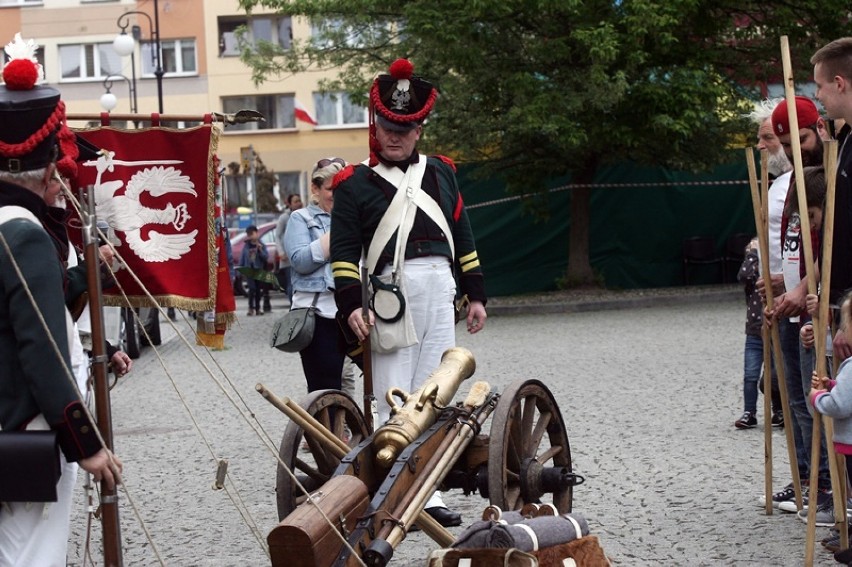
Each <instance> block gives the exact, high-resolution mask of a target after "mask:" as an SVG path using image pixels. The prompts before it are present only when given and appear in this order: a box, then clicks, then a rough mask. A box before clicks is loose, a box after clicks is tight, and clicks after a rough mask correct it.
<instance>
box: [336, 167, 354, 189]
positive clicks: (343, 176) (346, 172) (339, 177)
mask: <svg viewBox="0 0 852 567" xmlns="http://www.w3.org/2000/svg"><path fill="white" fill-rule="evenodd" d="M354 173H355V166H354V165H352V164H351V163H350V164H349V165H347V166H346V167H344V168H343V169H341V170H340V171H338V172H337V174H336V175H335V176H334V178H333V179H332V180H331V190H332V191H334V190H335V189H337V186H338V185H339V184H340V183H343V182H344V181H346V180H347V179H349V178H350V177H352V175H353V174H354Z"/></svg>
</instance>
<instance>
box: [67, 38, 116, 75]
mask: <svg viewBox="0 0 852 567" xmlns="http://www.w3.org/2000/svg"><path fill="white" fill-rule="evenodd" d="M59 64H60V66H61V74H62V78H63V79H103V78H106V77H108V76H109V75H118V74H120V73H121V57H120V56H119V55H118V54H117V53H116V52H115V51H114V50H113V48H112V43H82V44H72V45H60V46H59Z"/></svg>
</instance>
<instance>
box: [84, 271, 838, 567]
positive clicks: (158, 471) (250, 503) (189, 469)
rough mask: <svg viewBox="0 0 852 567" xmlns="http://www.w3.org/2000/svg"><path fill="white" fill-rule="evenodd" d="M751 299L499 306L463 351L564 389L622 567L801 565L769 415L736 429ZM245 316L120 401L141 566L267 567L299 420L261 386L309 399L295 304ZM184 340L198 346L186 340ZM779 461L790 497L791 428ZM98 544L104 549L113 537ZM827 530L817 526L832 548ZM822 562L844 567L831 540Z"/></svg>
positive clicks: (420, 541) (134, 561) (132, 529)
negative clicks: (771, 500)
mask: <svg viewBox="0 0 852 567" xmlns="http://www.w3.org/2000/svg"><path fill="white" fill-rule="evenodd" d="M739 293H741V292H739ZM739 293H735V290H734V288H727V287H726V288H720V289H719V290H718V291H715V292H713V291H710V292H707V293H705V292H704V291H703V290H692V291H690V292H689V293H684V292H683V291H681V292H680V293H675V292H671V293H664V294H656V295H655V294H650V295H653V296H654V299H653V300H652V299H649V297H648V295H649V294H633V299H631V300H630V301H631V302H630V303H629V304H627V305H618V304H616V303H614V302H613V301H610V302H609V303H607V302H606V301H605V299H606V298H598V299H595V300H594V301H597V302H598V303H600V304H601V305H599V306H598V307H597V308H596V309H598V310H594V311H591V310H589V309H591V308H590V307H584V308H573V309H571V308H567V307H562V308H555V307H553V306H552V305H556V304H558V305H562V306H565V305H568V304H569V303H571V302H570V301H569V300H566V299H565V298H564V297H563V298H562V299H561V300H559V301H558V302H557V301H555V300H552V301H551V299H547V298H542V297H539V298H538V299H536V298H534V297H533V298H529V297H528V298H526V299H524V300H522V301H517V302H512V301H508V300H500V299H499V298H498V300H495V301H494V302H493V306H492V311H491V314H492V316H491V317H490V318H489V320H488V324H487V326H486V329H485V331H483V332H482V333H480V334H478V335H475V336H468V335H466V334H465V335H464V336H461V337H460V338H459V343H460V345H461V346H464V347H466V348H468V349H470V350H471V351H472V352H473V353H474V355H475V357H476V360H477V371H476V374H475V375H474V379H475V380H487V381H488V382H490V383H491V384H492V385H494V386H495V387H497V388H498V389H505V387H506V386H507V385H508V384H510V383H511V382H513V381H515V380H519V379H530V378H536V379H539V380H541V381H542V382H544V383H545V384H546V385H547V386H548V387H549V388H550V389H551V390H552V392H553V393H554V396H555V398H556V400H557V403H558V404H559V407H560V409H561V412H562V415H563V417H564V420H565V424H566V428H567V431H568V437H569V439H570V443H571V452H572V457H573V468H574V471H575V472H577V473H579V474H582V475H583V476H585V478H586V482H585V484H583V485H581V486H579V487H577V488H575V490H574V511H575V512H579V513H583V514H585V515H586V517H587V518H588V519H589V523H590V526H591V530H592V533H593V534H596V535H597V536H599V538H600V541H601V544H602V546H603V548H604V549H605V551H606V552H607V553H608V555H609V556H610V557H611V558H612V560H613V563H614V564H615V565H631V566H632V565H672V566H680V565H689V566H693V565H800V564H802V563H803V558H804V551H805V524H803V523H801V522H800V521H799V520H798V519H796V518H795V517H794V516H793V515H789V514H784V513H780V512H776V513H775V514H774V515H772V516H765V515H764V514H763V509H762V508H760V507H759V505H758V502H757V501H758V497H759V495H760V494H761V492H762V487H763V419H762V416H759V419H760V425H759V426H758V427H757V428H755V429H752V430H746V431H740V430H736V429H735V428H734V427H733V421H734V420H735V419H736V417H738V416H739V414H740V412H741V410H742V349H743V342H744V335H743V324H744V316H745V313H744V306H743V301H742V297H741V296H740V295H739ZM637 298H638V299H637ZM642 298H644V299H642ZM610 299H612V296H610ZM623 299H625V297H624V296H622V297H620V300H623ZM524 302H526V306H525V307H524V308H523V309H520V308H519V309H518V310H517V311H516V312H518V311H519V312H521V313H525V314H522V315H512V316H509V315H506V314H507V313H511V312H513V309H514V307H512V305H518V304H522V303H524ZM548 302H550V303H551V306H550V307H547V305H548ZM578 303H579V302H575V305H576V304H578ZM237 305H238V314H239V315H240V320H239V323H238V325H236V326H235V327H234V328H233V329H232V330H231V331H230V332H229V333H228V334H227V336H226V339H225V340H226V344H227V348H226V350H224V351H220V352H214V353H212V354H207V353H205V351H204V350H202V349H201V348H200V347H192V348H191V349H188V348H187V347H186V346H185V345H183V344H181V341H180V340H179V339H178V338H172V339H169V340H166V341H165V342H164V344H163V346H162V347H161V348H159V349H158V352H159V355H160V356H161V357H162V360H163V363H164V365H165V369H164V368H163V366H162V365H161V364H160V362H159V361H158V359H157V357H156V356H155V353H154V351H153V350H152V349H150V348H148V349H145V351H144V353H143V356H142V358H140V359H139V360H138V361H136V365H135V368H134V370H133V372H132V373H131V374H130V375H129V376H127V377H126V378H123V379H122V380H121V381H120V382H119V384H118V385H117V386H116V387H115V388H114V389H113V391H112V408H113V410H112V411H113V420H114V427H115V443H116V448H117V452H118V454H119V455H120V456H121V458H122V459H123V460H124V464H125V474H124V477H125V483H126V487H127V495H125V494H124V493H122V500H121V502H122V506H121V521H122V540H123V546H124V557H125V564H126V565H157V564H159V563H160V562H159V560H158V559H157V556H158V555H159V557H160V558H161V559H162V562H163V563H164V564H166V565H177V566H185V565H186V566H190V565H191V566H195V565H198V566H223V567H224V566H227V567H230V566H243V565H247V566H263V565H269V564H270V563H269V560H268V558H267V556H266V552H265V551H264V548H263V546H262V544H261V542H263V541H265V538H266V534H267V533H268V532H269V531H270V529H271V528H272V527H273V526H274V525H275V523H276V521H277V516H276V510H275V469H276V464H277V463H276V461H275V458H274V456H273V455H272V451H274V450H275V448H276V447H277V445H278V443H279V442H280V439H281V435H282V433H283V430H284V427H285V426H286V423H287V419H286V418H285V417H284V415H283V414H281V413H280V412H279V411H278V410H276V409H274V408H273V407H272V406H270V405H269V404H268V403H266V402H265V401H264V400H263V399H261V397H260V396H259V395H258V394H256V393H255V391H254V386H255V384H256V383H257V382H263V383H265V384H266V385H267V386H268V387H269V388H271V389H272V390H273V391H274V392H276V393H277V394H279V395H281V396H285V395H286V396H291V397H293V398H299V397H300V396H301V395H302V394H303V393H304V392H305V386H304V379H303V375H302V370H301V365H300V362H299V357H298V356H297V355H294V354H286V353H282V352H279V351H276V350H274V349H270V348H269V347H268V342H267V341H268V333H269V329H270V326H271V325H272V321H273V318H274V317H275V316H278V315H280V314H281V313H283V311H284V310H285V309H286V303H284V302H281V301H280V300H276V301H274V303H273V307H274V310H273V313H272V314H270V315H266V316H263V317H251V318H249V317H245V315H244V314H245V307H246V305H245V301H244V300H242V299H240V300H238V304H237ZM613 305H615V308H613ZM541 306H545V307H543V308H542V307H541ZM607 306H609V308H607ZM600 309H603V310H600ZM554 311H561V312H557V313H554ZM572 311H573V312H572ZM180 328H182V330H183V331H184V334H186V330H187V329H189V326H188V325H187V324H186V323H182V324H181V325H180ZM459 329H460V330H461V327H460V328H459ZM164 336H168V335H167V334H164ZM195 355H197V356H198V357H200V360H201V362H199V361H198V360H196V358H195ZM202 363H203V364H204V365H205V366H206V367H207V368H209V369H210V373H211V374H212V375H213V377H211V376H210V375H209V374H208V372H207V371H206V370H204V367H203V366H202ZM468 387H469V386H467V385H463V386H462V388H461V391H460V395H459V396H458V397H457V399H458V398H460V397H461V395H463V394H464V393H466V392H467V388H468ZM178 392H179V394H178ZM357 399H360V392H359V395H358V397H357ZM184 402H185V403H186V405H187V406H188V407H189V411H188V410H187V409H185V408H184V405H183V403H184ZM760 407H762V400H761V402H760ZM488 427H490V424H489V423H487V424H486V429H485V432H487V431H488ZM257 431H262V433H263V435H260V436H259V435H258V434H257ZM264 435H265V436H266V438H267V439H269V440H270V441H269V444H268V445H265V443H264V441H263V440H262V437H263V436H264ZM773 451H774V486H775V487H776V489H777V488H780V487H781V486H783V485H784V484H786V483H787V482H788V480H789V476H790V475H789V465H788V464H787V461H786V454H787V453H786V450H785V448H784V438H783V433H782V432H780V431H776V432H775V433H774V434H773ZM219 458H223V459H228V460H229V463H230V464H229V469H228V472H229V483H228V490H227V491H225V490H219V491H215V490H212V488H211V485H212V483H213V480H214V476H215V471H216V460H217V459H219ZM81 479H82V475H81ZM79 484H80V492H78V495H77V499H76V500H77V502H76V504H77V506H76V511H75V518H74V520H73V522H72V526H73V528H72V529H73V533H72V537H71V541H72V545H71V547H70V551H69V553H70V558H69V565H74V566H79V565H83V564H84V562H83V561H82V556H83V550H84V547H83V542H84V539H85V538H84V536H85V533H86V523H85V520H86V518H85V507H84V504H83V502H82V500H83V498H82V480H81V481H80V483H79ZM445 499H446V500H447V502H448V504H449V505H450V506H451V507H454V508H456V509H458V510H460V511H461V512H462V513H463V515H464V519H465V521H466V522H470V521H473V520H475V519H476V518H478V516H479V515H480V514H481V512H482V509H483V508H484V507H485V506H486V505H487V504H488V503H487V501H485V500H484V499H482V498H481V497H479V496H469V497H465V496H464V495H462V494H461V492H455V491H453V492H449V493H447V494H446V495H445ZM134 509H135V510H138V514H139V515H140V516H141V518H142V520H143V521H144V526H145V529H146V530H147V531H148V532H149V533H150V535H151V538H152V540H153V542H154V546H155V547H156V552H155V549H154V547H153V546H152V545H151V544H149V543H148V540H147V538H146V536H145V534H144V532H143V529H142V527H141V524H140V521H139V520H138V519H137V518H136V513H135V512H134ZM461 529H462V528H454V529H453V530H452V531H453V532H454V533H459V532H460V531H461ZM92 532H93V535H92V545H93V546H94V547H95V549H97V548H98V547H99V541H100V528H99V526H98V525H95V526H93V528H92ZM826 533H827V530H826V529H824V528H818V529H817V537H818V539H820V538H822V537H824V535H825V534H826ZM434 547H435V545H434V544H433V543H432V542H431V540H429V539H428V538H427V537H426V536H425V535H423V534H422V533H414V534H411V535H410V536H409V537H408V539H406V540H405V541H404V542H402V544H401V545H400V546H399V547H398V548H397V550H396V552H395V555H394V559H393V561H392V563H391V564H392V565H396V566H401V567H405V566H414V565H425V557H426V556H427V554H428V552H429V550H431V549H434ZM96 557H97V556H96ZM99 563H100V561H98V560H96V561H95V564H99ZM815 563H816V564H817V565H832V564H835V563H834V561H833V559H832V558H831V556H830V554H829V553H827V552H826V551H825V550H824V549H823V548H822V546H820V545H819V543H817V546H816V562H815ZM86 564H88V563H86Z"/></svg>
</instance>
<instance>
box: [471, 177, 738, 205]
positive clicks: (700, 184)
mask: <svg viewBox="0 0 852 567" xmlns="http://www.w3.org/2000/svg"><path fill="white" fill-rule="evenodd" d="M722 185H748V180H723V181H654V182H647V183H568V184H566V185H560V186H559V187H553V188H551V189H548V190H547V191H546V193H562V192H564V191H570V190H571V189H583V188H589V189H637V188H647V187H710V186H722ZM539 195H540V194H539V193H524V194H522V195H513V196H511V197H503V198H501V199H493V200H491V201H483V202H481V203H476V204H474V205H468V204H467V203H465V207H466V208H467V209H478V208H481V207H489V206H491V205H501V204H503V203H509V202H511V201H520V200H522V199H529V198H534V197H538V196H539Z"/></svg>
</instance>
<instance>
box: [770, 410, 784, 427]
mask: <svg viewBox="0 0 852 567" xmlns="http://www.w3.org/2000/svg"><path fill="white" fill-rule="evenodd" d="M772 427H784V413H783V412H781V411H774V412H772Z"/></svg>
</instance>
